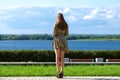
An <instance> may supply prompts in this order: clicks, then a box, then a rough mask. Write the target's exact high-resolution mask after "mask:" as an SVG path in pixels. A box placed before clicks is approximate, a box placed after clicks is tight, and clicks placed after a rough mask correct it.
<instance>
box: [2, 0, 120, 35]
mask: <svg viewBox="0 0 120 80" xmlns="http://www.w3.org/2000/svg"><path fill="white" fill-rule="evenodd" d="M58 12H61V13H63V15H64V17H65V20H66V21H67V23H68V25H69V32H70V34H120V0H0V34H51V33H52V30H53V25H54V23H55V20H56V15H57V13H58Z"/></svg>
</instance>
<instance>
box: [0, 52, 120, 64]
mask: <svg viewBox="0 0 120 80" xmlns="http://www.w3.org/2000/svg"><path fill="white" fill-rule="evenodd" d="M65 57H67V58H70V59H95V58H98V57H102V58H104V60H105V59H120V50H113V51H112V50H111V51H110V50H109V51H107V50H106V51H102V50H100V51H98V50H97V51H79V50H72V51H69V53H65ZM0 61H6V62H29V61H30V62H31V61H32V62H54V61H55V53H54V51H53V50H0Z"/></svg>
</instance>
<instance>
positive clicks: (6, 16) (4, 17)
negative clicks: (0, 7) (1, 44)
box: [0, 15, 13, 20]
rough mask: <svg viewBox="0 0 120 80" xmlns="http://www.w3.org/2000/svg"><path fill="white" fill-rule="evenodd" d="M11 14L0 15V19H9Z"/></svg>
mask: <svg viewBox="0 0 120 80" xmlns="http://www.w3.org/2000/svg"><path fill="white" fill-rule="evenodd" d="M12 17H13V16H12V15H5V16H0V19H2V20H5V19H10V18H12Z"/></svg>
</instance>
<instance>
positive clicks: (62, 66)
mask: <svg viewBox="0 0 120 80" xmlns="http://www.w3.org/2000/svg"><path fill="white" fill-rule="evenodd" d="M60 52H61V71H63V70H64V54H65V52H64V51H63V50H61V51H60Z"/></svg>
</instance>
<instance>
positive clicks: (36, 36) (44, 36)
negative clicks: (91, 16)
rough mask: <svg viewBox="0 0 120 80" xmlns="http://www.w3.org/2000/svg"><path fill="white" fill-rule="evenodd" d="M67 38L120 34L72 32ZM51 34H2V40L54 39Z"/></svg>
mask: <svg viewBox="0 0 120 80" xmlns="http://www.w3.org/2000/svg"><path fill="white" fill-rule="evenodd" d="M66 38H67V40H82V39H88V40H120V34H70V35H69V36H67V37H66ZM52 39H53V36H52V35H51V34H30V35H28V34H22V35H18V34H16V35H13V34H0V40H52Z"/></svg>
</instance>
